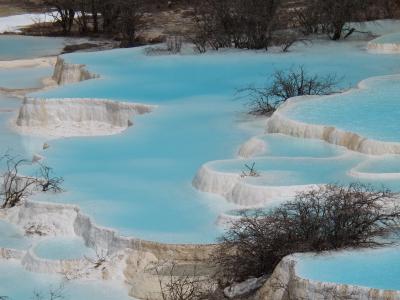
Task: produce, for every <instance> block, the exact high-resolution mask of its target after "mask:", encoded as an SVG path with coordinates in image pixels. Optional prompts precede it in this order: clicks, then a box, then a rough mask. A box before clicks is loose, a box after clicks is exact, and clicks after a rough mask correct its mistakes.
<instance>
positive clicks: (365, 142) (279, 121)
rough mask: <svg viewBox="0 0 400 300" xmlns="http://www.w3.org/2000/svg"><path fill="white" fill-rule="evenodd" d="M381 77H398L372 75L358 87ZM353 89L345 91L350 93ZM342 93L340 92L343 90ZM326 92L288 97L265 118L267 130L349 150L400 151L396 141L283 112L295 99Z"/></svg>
mask: <svg viewBox="0 0 400 300" xmlns="http://www.w3.org/2000/svg"><path fill="white" fill-rule="evenodd" d="M385 78H399V76H398V75H390V76H380V77H372V78H369V79H366V80H363V81H361V82H360V83H359V84H358V89H365V88H366V87H367V86H368V82H369V81H373V80H377V79H385ZM352 91H353V90H350V91H347V92H345V93H351V92H352ZM343 94H344V93H343ZM329 97H330V96H321V97H319V96H317V97H315V96H314V97H310V96H300V97H294V98H291V99H288V100H287V101H286V102H285V103H284V104H283V105H281V106H280V107H279V108H278V110H277V111H276V112H275V113H274V114H273V115H272V117H271V118H269V119H268V121H267V125H266V132H267V133H281V134H286V135H290V136H294V137H299V138H305V139H320V140H323V141H325V142H328V143H331V144H335V145H338V146H344V147H346V148H347V149H349V150H352V151H357V152H361V153H364V154H372V155H382V154H400V143H396V142H383V141H377V140H373V139H368V138H366V137H363V136H361V135H359V134H357V133H354V132H350V131H344V130H341V129H338V128H336V127H333V126H325V125H316V124H307V123H303V122H299V121H295V120H292V119H290V118H288V117H287V116H286V115H285V111H286V110H287V109H288V108H289V107H291V106H293V105H296V104H297V103H300V102H302V101H309V100H310V99H313V98H329Z"/></svg>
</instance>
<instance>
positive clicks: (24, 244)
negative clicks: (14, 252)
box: [0, 221, 32, 250]
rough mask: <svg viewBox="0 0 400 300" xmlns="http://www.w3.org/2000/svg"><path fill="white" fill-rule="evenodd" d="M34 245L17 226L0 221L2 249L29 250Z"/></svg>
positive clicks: (0, 244)
mask: <svg viewBox="0 0 400 300" xmlns="http://www.w3.org/2000/svg"><path fill="white" fill-rule="evenodd" d="M31 244H32V241H31V240H30V238H29V237H27V236H25V235H24V232H23V231H22V230H20V229H19V228H17V227H16V226H14V225H12V224H9V223H7V222H4V221H0V247H2V248H9V249H18V250H27V249H28V248H29V247H30V246H31Z"/></svg>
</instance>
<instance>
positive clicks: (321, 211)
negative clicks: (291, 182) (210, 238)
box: [213, 184, 400, 284]
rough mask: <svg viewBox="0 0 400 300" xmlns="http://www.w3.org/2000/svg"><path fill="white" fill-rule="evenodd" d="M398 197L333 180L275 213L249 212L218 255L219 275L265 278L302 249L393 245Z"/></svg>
mask: <svg viewBox="0 0 400 300" xmlns="http://www.w3.org/2000/svg"><path fill="white" fill-rule="evenodd" d="M393 196H394V195H393V194H392V193H391V192H390V191H388V190H386V189H381V190H375V189H373V188H372V187H370V186H366V185H362V184H351V185H349V186H337V185H328V186H325V187H322V188H319V189H315V190H311V191H308V192H304V193H299V194H298V195H297V196H296V198H295V200H293V201H291V202H288V203H285V204H282V205H281V206H279V207H277V208H275V209H273V210H271V211H270V212H263V211H260V212H259V213H258V214H256V215H254V214H252V215H246V214H244V215H243V216H242V218H241V219H240V220H239V221H236V222H234V223H233V224H232V227H231V228H230V229H229V230H228V231H227V232H226V234H224V236H223V237H222V238H221V240H220V241H221V243H220V245H219V246H218V248H217V250H216V252H215V254H214V259H213V260H214V263H215V264H216V265H217V266H218V273H219V275H218V277H220V278H222V279H221V281H225V282H227V283H228V284H229V283H232V282H241V281H243V280H246V279H248V278H250V277H260V276H262V275H265V274H268V273H270V272H272V271H273V269H274V268H275V266H276V265H277V264H278V263H279V261H280V260H281V259H282V258H283V257H284V256H286V255H288V254H292V253H296V252H321V251H326V250H336V249H343V248H349V247H353V248H360V247H374V246H382V245H387V244H388V243H390V242H388V240H385V239H384V238H385V237H388V236H389V235H390V234H392V233H393V232H395V230H396V227H397V226H398V224H399V221H400V209H399V207H397V206H396V205H394V201H393Z"/></svg>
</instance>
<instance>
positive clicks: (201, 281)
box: [154, 262, 216, 300]
mask: <svg viewBox="0 0 400 300" xmlns="http://www.w3.org/2000/svg"><path fill="white" fill-rule="evenodd" d="M165 270H166V271H165ZM154 271H155V272H156V274H157V276H158V282H159V285H160V291H161V298H162V299H163V300H212V299H214V296H213V294H214V291H215V284H213V283H212V282H211V281H210V280H209V279H208V278H206V277H204V276H201V275H200V274H199V273H198V270H197V266H193V268H192V269H191V270H190V271H184V272H179V271H178V270H177V264H176V263H174V262H173V263H160V264H158V265H156V266H155V267H154ZM215 299H216V298H215Z"/></svg>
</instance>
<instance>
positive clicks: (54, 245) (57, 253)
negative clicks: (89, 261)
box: [34, 237, 96, 260]
mask: <svg viewBox="0 0 400 300" xmlns="http://www.w3.org/2000/svg"><path fill="white" fill-rule="evenodd" d="M34 251H35V254H36V255H37V256H39V257H41V258H46V259H53V260H58V259H62V260H71V259H83V258H85V257H90V258H92V257H95V255H96V253H95V251H94V250H93V249H91V248H88V247H86V245H85V242H84V241H83V239H82V238H80V237H57V238H47V239H44V240H42V241H40V242H39V243H38V244H37V245H36V246H35V249H34Z"/></svg>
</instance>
